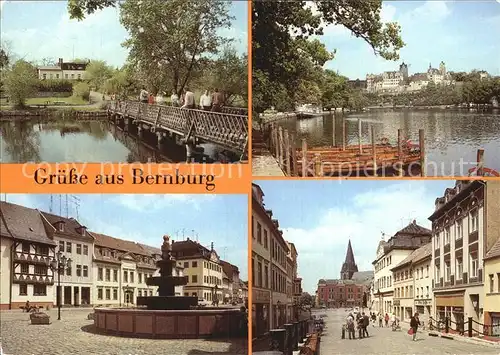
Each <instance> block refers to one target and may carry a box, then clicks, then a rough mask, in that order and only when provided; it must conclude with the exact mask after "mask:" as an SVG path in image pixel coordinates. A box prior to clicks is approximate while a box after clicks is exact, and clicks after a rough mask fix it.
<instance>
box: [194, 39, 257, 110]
mask: <svg viewBox="0 0 500 355" xmlns="http://www.w3.org/2000/svg"><path fill="white" fill-rule="evenodd" d="M198 81H200V82H202V83H200V84H199V87H200V88H203V87H205V89H209V90H211V89H213V88H218V89H219V91H221V92H223V93H224V94H225V96H226V97H225V102H226V104H228V105H232V104H233V103H234V102H235V100H236V99H238V98H241V99H242V100H243V102H244V104H246V103H247V102H248V56H247V55H242V56H241V55H239V54H238V53H237V51H236V49H235V48H233V47H230V46H228V47H226V48H224V50H223V52H222V53H221V55H220V57H218V58H217V59H214V60H211V61H210V63H209V65H208V66H207V67H206V68H204V70H203V72H202V75H201V78H200V79H199V80H198Z"/></svg>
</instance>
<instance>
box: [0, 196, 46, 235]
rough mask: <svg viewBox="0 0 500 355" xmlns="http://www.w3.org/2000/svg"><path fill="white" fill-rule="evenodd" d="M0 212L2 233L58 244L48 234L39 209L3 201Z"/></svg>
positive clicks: (0, 204)
mask: <svg viewBox="0 0 500 355" xmlns="http://www.w3.org/2000/svg"><path fill="white" fill-rule="evenodd" d="M0 213H1V218H2V224H1V227H2V231H1V233H2V235H5V236H10V237H12V238H15V239H21V240H26V241H30V242H37V243H43V244H50V245H56V243H55V242H54V241H53V240H52V239H50V238H49V237H48V236H47V232H46V231H45V227H44V225H43V221H42V216H41V215H40V212H39V211H38V210H36V209H33V208H28V207H24V206H20V205H15V204H13V203H9V202H4V201H2V202H1V203H0ZM4 228H5V230H4Z"/></svg>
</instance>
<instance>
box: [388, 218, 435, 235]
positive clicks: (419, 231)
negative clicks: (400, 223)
mask: <svg viewBox="0 0 500 355" xmlns="http://www.w3.org/2000/svg"><path fill="white" fill-rule="evenodd" d="M402 234H403V235H408V234H409V235H429V236H430V235H432V231H431V230H430V229H427V228H425V227H422V226H420V225H418V224H417V221H415V220H413V222H411V223H410V224H408V225H407V226H406V227H404V228H403V229H401V230H399V231H398V232H397V233H396V234H395V235H394V236H398V235H402Z"/></svg>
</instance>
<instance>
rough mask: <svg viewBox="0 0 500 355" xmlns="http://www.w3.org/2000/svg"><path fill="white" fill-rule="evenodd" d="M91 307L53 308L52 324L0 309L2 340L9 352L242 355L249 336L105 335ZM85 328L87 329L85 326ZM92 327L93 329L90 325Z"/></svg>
mask: <svg viewBox="0 0 500 355" xmlns="http://www.w3.org/2000/svg"><path fill="white" fill-rule="evenodd" d="M91 311H92V310H91V309H87V310H81V309H78V310H63V311H62V314H61V320H60V321H58V320H57V310H51V311H49V315H50V318H51V322H52V324H50V325H31V324H30V323H29V315H28V314H26V313H22V312H20V311H17V310H16V311H2V312H0V322H1V333H0V342H1V345H2V348H3V351H4V354H5V355H48V354H50V355H80V354H84V355H97V354H99V355H146V354H148V355H149V354H152V355H153V354H154V355H202V354H206V355H222V354H231V355H233V354H234V355H240V354H242V355H243V354H245V355H246V354H247V350H246V349H247V340H246V339H237V340H228V341H223V340H220V341H218V340H154V339H132V338H123V337H114V336H105V335H99V334H94V333H92V332H91V329H92V326H93V321H91V320H87V315H88V314H89V313H90V312H91ZM82 328H83V329H82ZM89 328H90V329H89Z"/></svg>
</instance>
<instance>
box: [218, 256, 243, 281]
mask: <svg viewBox="0 0 500 355" xmlns="http://www.w3.org/2000/svg"><path fill="white" fill-rule="evenodd" d="M220 263H221V265H222V270H224V272H225V273H226V275H227V276H228V277H229V278H233V276H234V274H239V273H240V271H239V269H238V267H237V266H236V265H233V264H231V263H229V262H227V261H224V260H220Z"/></svg>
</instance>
